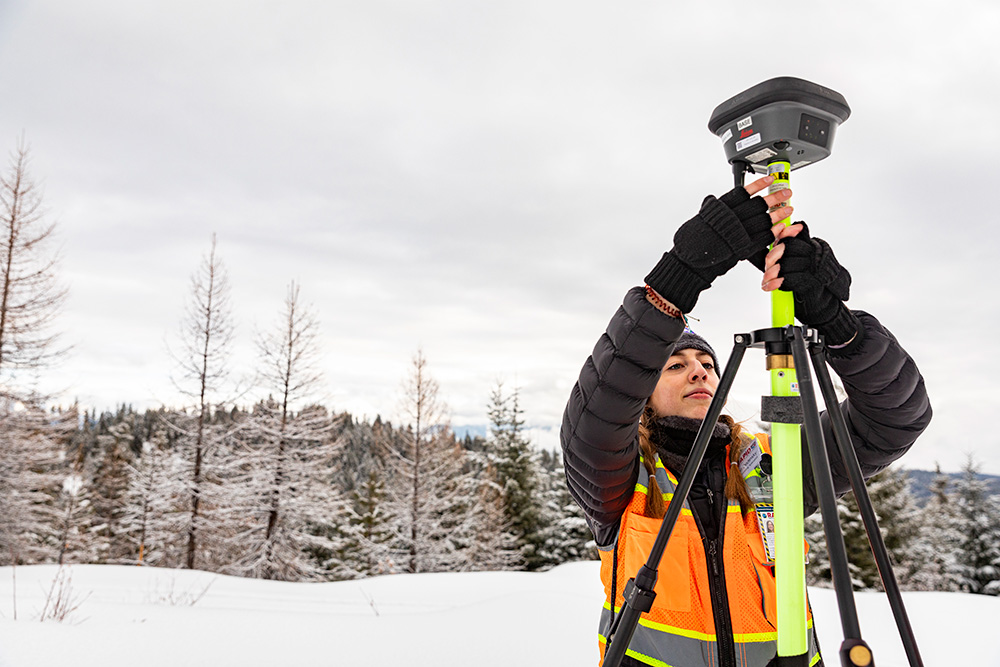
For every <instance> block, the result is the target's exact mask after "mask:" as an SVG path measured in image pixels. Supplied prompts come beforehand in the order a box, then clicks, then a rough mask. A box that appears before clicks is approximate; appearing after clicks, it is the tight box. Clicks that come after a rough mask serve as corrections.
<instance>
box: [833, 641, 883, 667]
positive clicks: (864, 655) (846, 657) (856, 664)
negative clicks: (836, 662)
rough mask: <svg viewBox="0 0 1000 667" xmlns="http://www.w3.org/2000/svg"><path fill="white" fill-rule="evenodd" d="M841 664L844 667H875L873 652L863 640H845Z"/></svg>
mask: <svg viewBox="0 0 1000 667" xmlns="http://www.w3.org/2000/svg"><path fill="white" fill-rule="evenodd" d="M840 664H842V665H843V666H844V667H873V666H874V664H875V658H874V657H873V656H872V650H871V649H870V648H868V644H866V643H865V642H864V641H863V640H861V639H845V640H844V643H843V644H841V645H840Z"/></svg>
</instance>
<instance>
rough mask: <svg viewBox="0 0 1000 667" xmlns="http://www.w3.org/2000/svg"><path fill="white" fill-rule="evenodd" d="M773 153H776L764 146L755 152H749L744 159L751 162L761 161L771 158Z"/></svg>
mask: <svg viewBox="0 0 1000 667" xmlns="http://www.w3.org/2000/svg"><path fill="white" fill-rule="evenodd" d="M775 155H777V153H775V152H774V151H772V150H771V149H770V148H768V147H767V146H765V147H764V148H761V149H760V150H759V151H757V152H756V153H751V154H750V155H747V157H746V159H747V161H748V162H751V163H755V162H763V161H764V160H767V159H769V158H772V157H774V156H775Z"/></svg>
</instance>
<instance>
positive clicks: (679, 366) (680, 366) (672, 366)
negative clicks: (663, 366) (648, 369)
mask: <svg viewBox="0 0 1000 667" xmlns="http://www.w3.org/2000/svg"><path fill="white" fill-rule="evenodd" d="M679 368H684V365H683V364H670V365H669V366H667V370H668V371H675V370H677V369H679Z"/></svg>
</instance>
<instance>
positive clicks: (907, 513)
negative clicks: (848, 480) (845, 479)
mask: <svg viewBox="0 0 1000 667" xmlns="http://www.w3.org/2000/svg"><path fill="white" fill-rule="evenodd" d="M867 486H868V495H869V497H870V498H871V501H872V506H873V507H874V508H875V516H876V518H877V519H878V525H879V530H880V532H881V533H882V539H883V541H884V542H885V548H886V551H888V552H889V560H890V561H891V562H892V564H893V572H894V573H895V574H896V577H897V580H901V575H907V574H908V572H909V569H908V568H909V564H910V563H912V562H913V558H914V555H913V549H914V548H915V547H916V545H917V542H918V540H919V535H920V519H921V514H920V508H919V507H918V506H917V503H916V500H915V499H914V497H913V493H912V492H911V491H910V484H909V481H908V478H907V476H906V472H905V471H903V470H902V469H901V468H896V467H889V468H886V469H885V470H883V471H882V472H880V473H879V474H877V475H875V476H874V477H872V478H871V479H870V480H868V484H867ZM851 499H852V500H854V494H853V493H852V494H851ZM854 507H855V508H857V501H856V500H854ZM858 512H859V515H860V510H858ZM863 528H864V524H863V523H862V529H863ZM866 535H867V533H866ZM864 539H865V544H864V545H863V546H864V548H860V546H859V548H858V549H857V550H856V554H857V557H858V559H859V561H858V566H859V570H860V572H861V575H860V576H861V577H862V580H863V582H864V585H865V587H866V588H874V589H877V590H883V587H882V579H881V577H880V575H879V572H878V566H877V564H876V563H875V556H874V555H873V554H872V551H871V546H870V544H868V540H867V537H865V538H864ZM900 585H901V586H902V583H900Z"/></svg>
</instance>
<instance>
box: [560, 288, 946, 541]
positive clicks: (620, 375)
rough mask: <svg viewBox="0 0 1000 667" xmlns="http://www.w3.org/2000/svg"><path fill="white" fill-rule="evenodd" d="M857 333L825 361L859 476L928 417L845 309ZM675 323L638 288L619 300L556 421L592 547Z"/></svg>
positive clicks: (900, 358) (634, 451) (808, 486)
mask: <svg viewBox="0 0 1000 667" xmlns="http://www.w3.org/2000/svg"><path fill="white" fill-rule="evenodd" d="M855 314H856V315H857V316H858V317H859V319H860V320H861V322H862V323H863V324H864V327H865V330H864V332H863V335H862V336H861V337H860V338H859V339H858V341H856V343H854V344H851V345H849V346H848V347H846V348H844V349H843V350H839V351H830V352H828V361H829V364H830V366H831V367H832V368H833V370H834V371H835V372H836V373H837V375H839V376H840V378H841V380H842V381H843V384H844V388H845V390H846V391H847V399H846V400H844V402H843V403H842V404H841V406H842V409H843V411H844V416H845V418H846V420H847V425H848V429H849V431H850V435H851V440H852V441H853V443H854V448H855V450H856V451H857V456H858V461H859V463H860V464H861V469H862V472H863V473H864V475H865V477H866V478H867V477H871V476H872V475H874V474H876V473H878V472H879V471H881V470H882V469H883V468H885V467H886V466H888V465H889V464H890V463H892V462H893V461H895V460H896V459H898V458H899V457H900V456H902V455H903V454H904V453H906V451H907V450H908V449H909V448H910V446H911V445H912V444H913V442H914V441H915V440H916V439H917V436H919V435H920V433H921V432H923V430H924V429H925V428H926V427H927V424H928V423H929V422H930V419H931V406H930V402H929V401H928V398H927V392H926V389H925V388H924V381H923V378H922V377H921V375H920V372H919V371H918V370H917V366H916V364H915V363H914V362H913V359H912V358H911V357H910V356H909V355H908V354H907V353H906V351H905V350H904V349H903V348H902V347H901V346H900V345H899V343H898V342H897V341H896V339H895V338H894V337H893V335H892V334H891V333H889V331H888V330H886V329H885V327H883V326H882V325H881V324H880V323H879V321H878V320H877V319H875V318H874V317H873V316H871V315H869V314H868V313H865V312H863V311H855ZM683 330H684V323H683V322H682V321H681V320H679V319H676V318H673V317H669V316H668V315H665V314H664V313H662V312H661V311H659V310H657V309H656V308H655V307H654V306H653V305H652V304H650V303H649V302H648V301H647V300H646V296H645V292H644V291H643V289H642V288H639V287H636V288H633V289H632V290H630V291H629V292H628V293H627V294H626V295H625V300H624V303H623V304H622V306H621V308H619V309H618V311H617V312H616V313H615V315H614V317H612V318H611V322H610V323H609V324H608V328H607V331H606V332H605V333H604V335H602V336H601V338H600V340H598V341H597V345H596V346H595V347H594V351H593V353H592V354H591V356H590V357H589V358H588V359H587V361H586V363H585V364H584V366H583V370H582V371H581V372H580V379H579V380H578V381H577V383H576V385H575V386H574V387H573V392H572V394H571V395H570V398H569V402H568V403H567V405H566V411H565V412H564V414H563V423H562V429H561V432H560V439H561V442H562V450H563V462H564V465H565V469H566V479H567V482H568V484H569V489H570V492H571V493H572V495H573V497H574V498H575V499H576V501H577V502H578V503H579V504H580V506H581V507H582V508H583V510H584V513H585V515H586V517H587V520H588V522H589V524H590V527H591V530H592V531H593V532H594V536H595V538H596V539H597V543H598V544H599V545H604V544H610V543H611V542H612V541H613V540H614V538H615V536H616V535H617V532H618V523H619V520H620V518H621V516H622V513H623V512H624V511H625V508H626V507H627V506H628V503H629V500H630V499H631V497H632V493H633V491H634V489H635V481H636V479H637V477H638V474H639V437H638V426H639V416H640V415H641V414H642V410H643V408H644V407H645V405H646V401H647V399H648V398H649V396H650V395H651V394H652V393H653V389H654V387H656V383H657V380H658V379H659V377H660V371H661V370H662V368H663V365H664V364H665V363H666V361H667V359H668V358H669V356H670V353H671V352H672V350H673V343H674V341H676V340H677V339H678V338H679V337H680V335H681V333H682V332H683ZM821 417H822V423H823V430H824V437H825V440H826V443H827V450H828V453H829V457H828V458H829V459H830V465H831V468H832V470H833V481H834V486H835V488H836V490H837V492H838V493H845V492H846V491H847V490H848V489H850V480H849V479H848V477H847V472H846V470H845V469H844V466H843V463H842V462H841V460H840V455H839V453H838V452H837V450H836V444H835V442H834V438H833V433H832V428H831V425H830V419H829V416H828V415H827V414H826V412H824V413H823V414H822V415H821ZM803 485H804V489H803V491H804V494H805V505H806V512H807V513H812V512H814V511H815V510H816V507H817V504H818V503H817V500H816V491H815V488H814V484H813V476H812V465H811V462H810V460H809V456H808V453H804V456H803Z"/></svg>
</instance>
